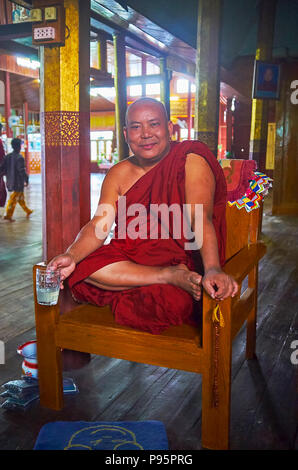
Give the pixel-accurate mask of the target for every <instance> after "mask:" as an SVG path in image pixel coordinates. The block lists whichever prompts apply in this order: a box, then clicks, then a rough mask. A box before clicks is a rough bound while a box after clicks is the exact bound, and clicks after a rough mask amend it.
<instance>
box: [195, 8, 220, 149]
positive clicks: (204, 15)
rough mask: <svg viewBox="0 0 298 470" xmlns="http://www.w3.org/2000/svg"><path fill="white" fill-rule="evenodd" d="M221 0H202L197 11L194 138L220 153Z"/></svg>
mask: <svg viewBox="0 0 298 470" xmlns="http://www.w3.org/2000/svg"><path fill="white" fill-rule="evenodd" d="M221 3H222V2H221V1H220V0H200V1H199V11H198V33H197V58H196V99H195V119H194V128H195V139H197V140H200V141H202V142H204V143H205V144H207V145H208V147H209V148H210V150H211V151H212V152H213V153H214V155H215V156H216V155H217V144H218V113H219V92H220V77H219V38H220V18H221Z"/></svg>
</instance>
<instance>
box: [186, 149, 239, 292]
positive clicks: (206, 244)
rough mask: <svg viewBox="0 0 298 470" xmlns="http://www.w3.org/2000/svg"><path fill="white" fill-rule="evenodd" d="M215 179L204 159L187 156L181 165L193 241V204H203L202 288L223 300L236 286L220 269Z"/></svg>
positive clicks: (197, 236)
mask: <svg viewBox="0 0 298 470" xmlns="http://www.w3.org/2000/svg"><path fill="white" fill-rule="evenodd" d="M214 191H215V179H214V176H213V172H212V170H211V168H210V167H209V165H208V163H207V162H206V160H205V159H204V158H203V157H201V156H199V155H196V154H189V155H188V156H187V159H186V165H185V193H186V203H187V204H191V205H192V209H191V225H192V229H193V231H194V233H195V234H196V238H197V239H199V238H200V237H199V231H200V230H202V227H200V226H196V224H195V222H196V221H195V206H194V205H195V204H203V245H202V247H201V249H200V253H201V256H202V260H203V265H204V271H205V275H204V278H203V286H204V288H205V290H206V291H207V292H208V293H209V294H210V295H211V296H212V297H214V298H217V299H220V300H222V299H224V298H227V297H229V296H230V295H232V296H233V295H235V293H236V292H237V289H238V286H237V284H236V283H235V281H234V279H233V278H231V277H230V276H227V275H226V274H225V273H224V272H223V271H222V269H221V266H220V262H219V256H218V244H217V238H216V233H215V229H214V225H213V222H212V215H213V200H214Z"/></svg>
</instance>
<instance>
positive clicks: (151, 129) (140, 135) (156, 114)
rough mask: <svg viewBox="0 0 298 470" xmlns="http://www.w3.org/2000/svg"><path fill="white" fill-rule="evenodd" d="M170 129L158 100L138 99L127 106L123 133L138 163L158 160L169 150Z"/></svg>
mask: <svg viewBox="0 0 298 470" xmlns="http://www.w3.org/2000/svg"><path fill="white" fill-rule="evenodd" d="M172 130H173V125H172V123H171V122H169V121H168V119H167V115H166V111H165V108H164V106H163V105H162V104H161V103H160V102H159V101H156V100H153V99H152V100H151V99H146V98H145V99H140V100H138V101H136V102H134V103H133V104H131V105H130V107H129V108H128V111H127V115H126V127H125V128H124V135H125V138H126V142H127V143H128V145H129V147H130V149H131V151H132V152H133V154H134V155H135V156H136V157H137V158H138V159H139V160H140V163H142V162H143V163H145V162H147V161H149V162H152V163H155V162H158V161H159V160H161V159H162V158H163V157H164V156H165V155H166V154H167V153H168V152H169V149H170V136H171V135H172Z"/></svg>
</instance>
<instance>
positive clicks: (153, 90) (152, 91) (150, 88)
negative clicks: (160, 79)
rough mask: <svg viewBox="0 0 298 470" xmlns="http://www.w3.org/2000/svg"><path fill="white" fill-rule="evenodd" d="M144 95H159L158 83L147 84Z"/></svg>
mask: <svg viewBox="0 0 298 470" xmlns="http://www.w3.org/2000/svg"><path fill="white" fill-rule="evenodd" d="M146 95H147V96H150V95H160V83H148V84H147V85H146Z"/></svg>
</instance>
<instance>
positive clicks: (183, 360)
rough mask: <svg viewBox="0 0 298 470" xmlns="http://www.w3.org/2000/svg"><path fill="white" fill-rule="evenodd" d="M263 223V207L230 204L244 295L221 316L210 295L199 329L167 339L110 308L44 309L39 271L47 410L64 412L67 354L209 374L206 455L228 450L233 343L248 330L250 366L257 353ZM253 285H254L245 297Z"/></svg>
mask: <svg viewBox="0 0 298 470" xmlns="http://www.w3.org/2000/svg"><path fill="white" fill-rule="evenodd" d="M261 216H262V206H260V207H259V208H258V209H255V210H253V211H251V212H247V211H246V210H245V209H244V208H243V209H241V210H239V209H238V208H237V207H235V206H232V207H231V206H229V205H228V204H227V208H226V220H227V245H226V259H227V262H226V264H225V266H224V270H225V272H226V273H228V274H230V275H232V276H234V278H235V279H236V281H237V282H238V283H239V292H238V294H237V296H235V297H234V298H233V299H232V298H229V299H226V300H224V301H222V302H221V303H220V309H221V312H218V311H216V309H215V307H216V303H215V301H214V300H213V299H212V298H211V297H210V296H209V295H208V294H206V292H205V291H204V293H203V308H202V324H201V327H200V328H195V327H192V326H189V325H182V326H173V327H171V328H169V329H168V330H167V331H165V332H164V333H162V334H161V335H152V334H150V333H146V332H142V331H136V330H133V329H132V328H129V327H124V326H121V325H118V324H116V323H115V321H114V318H113V314H112V312H111V310H110V308H109V307H108V306H107V307H103V308H100V307H96V306H93V305H86V304H85V305H79V306H77V307H76V308H74V310H72V311H69V312H67V313H64V314H62V315H60V313H59V305H57V306H52V307H47V306H42V305H39V304H38V303H37V301H36V289H35V277H36V276H35V272H36V267H37V266H38V265H35V266H34V268H33V282H34V295H35V316H36V339H37V359H38V369H39V390H40V403H41V405H42V406H45V407H48V408H52V409H55V410H59V409H61V408H62V407H63V386H62V361H61V349H71V350H75V351H81V352H88V353H91V354H98V355H103V356H108V357H112V358H118V359H125V360H129V361H135V362H140V363H145V364H152V365H157V366H161V367H168V368H173V369H181V370H185V371H190V372H196V373H199V374H202V447H205V448H209V449H228V448H229V424H230V394H231V359H232V343H233V339H234V338H235V336H236V335H237V333H238V332H239V330H240V328H241V327H242V325H243V324H244V322H246V328H247V339H246V358H247V359H250V358H252V357H253V356H254V353H255V344H256V313H257V288H258V263H259V260H260V259H261V258H262V257H263V256H264V254H265V252H266V247H265V245H264V244H263V242H261V241H260V240H259V234H260V227H261ZM246 277H248V285H247V288H246V289H245V291H244V292H241V291H242V289H241V286H242V282H243V280H244V279H245V278H246ZM62 292H63V291H62ZM60 295H61V294H60ZM62 295H63V294H62ZM98 393H100V390H99V391H98Z"/></svg>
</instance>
